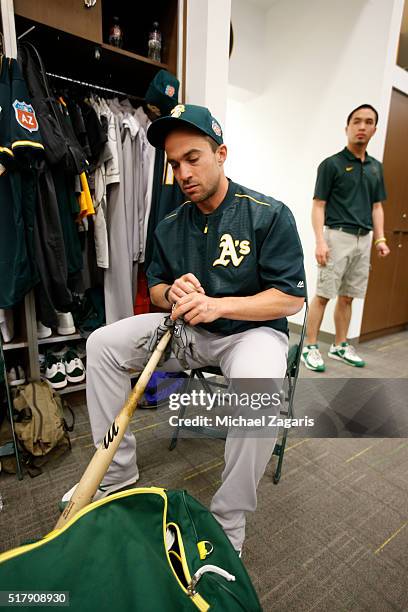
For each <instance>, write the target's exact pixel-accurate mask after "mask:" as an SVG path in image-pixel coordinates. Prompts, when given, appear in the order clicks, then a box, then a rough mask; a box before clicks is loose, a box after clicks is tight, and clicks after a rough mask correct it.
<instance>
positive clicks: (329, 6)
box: [226, 0, 403, 337]
mask: <svg viewBox="0 0 408 612" xmlns="http://www.w3.org/2000/svg"><path fill="white" fill-rule="evenodd" d="M402 2H403V0H346V1H339V0H308V1H307V2H305V0H290V2H288V1H285V0H279V1H278V2H276V3H274V4H272V6H271V7H270V8H269V10H267V9H264V8H263V6H262V5H261V6H259V5H258V6H254V5H253V4H252V3H249V2H248V0H232V5H231V12H232V16H231V18H232V23H233V27H234V32H235V48H234V51H233V55H232V57H231V61H230V72H229V82H230V86H229V89H228V101H227V124H226V142H227V144H229V145H230V148H229V161H228V165H227V171H228V175H229V176H230V177H231V178H233V179H234V180H236V181H238V182H241V183H243V184H244V185H247V186H248V187H251V188H253V189H257V190H259V191H261V192H264V193H267V194H269V195H273V196H274V197H276V198H277V199H281V200H283V201H284V202H285V203H287V204H288V205H289V206H290V208H291V209H292V211H293V213H294V215H295V217H296V221H297V225H298V228H299V232H300V235H301V239H302V243H303V247H304V251H305V261H306V272H307V278H308V284H309V293H310V295H313V293H314V287H315V282H316V266H315V260H314V237H313V233H312V228H311V222H310V210H311V201H312V196H313V187H314V182H315V177H316V169H317V166H318V164H319V163H320V161H322V160H323V159H324V158H325V157H327V156H329V155H331V154H333V153H335V152H336V151H338V150H340V149H342V148H343V147H344V146H345V134H344V127H345V122H346V117H347V115H348V113H349V111H350V110H351V109H352V108H354V107H355V106H358V105H359V104H361V103H363V102H368V103H371V104H373V105H374V106H375V107H377V108H378V110H379V114H380V126H379V130H378V132H377V135H376V136H375V137H374V138H373V140H372V142H371V143H370V146H369V152H370V153H371V154H372V155H374V156H375V157H377V158H379V159H382V152H383V147H384V142H385V127H386V118H387V113H388V106H389V99H390V94H391V86H392V77H391V76H390V75H391V73H392V74H393V73H394V64H395V56H396V46H397V42H398V32H397V29H399V23H400V19H401V14H402ZM333 306H334V304H331V303H330V304H329V307H328V309H327V313H326V316H325V319H324V321H323V325H322V330H323V331H326V332H330V333H333V331H334V325H333V318H332V313H333ZM362 307H363V301H362V300H356V301H355V305H354V308H353V318H352V322H351V326H350V330H349V336H350V337H356V336H358V335H359V330H360V326H361V318H362ZM295 320H296V319H295ZM297 320H298V321H300V319H297Z"/></svg>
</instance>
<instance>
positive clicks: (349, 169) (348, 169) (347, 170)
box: [346, 166, 354, 172]
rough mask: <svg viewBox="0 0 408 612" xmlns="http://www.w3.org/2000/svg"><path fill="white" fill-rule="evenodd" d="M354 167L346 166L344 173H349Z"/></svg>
mask: <svg viewBox="0 0 408 612" xmlns="http://www.w3.org/2000/svg"><path fill="white" fill-rule="evenodd" d="M353 168H354V166H347V168H346V172H351V171H352V170H353Z"/></svg>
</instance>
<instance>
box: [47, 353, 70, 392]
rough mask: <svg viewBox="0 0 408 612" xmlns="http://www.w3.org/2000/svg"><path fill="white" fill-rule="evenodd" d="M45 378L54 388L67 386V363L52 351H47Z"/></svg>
mask: <svg viewBox="0 0 408 612" xmlns="http://www.w3.org/2000/svg"><path fill="white" fill-rule="evenodd" d="M45 359H46V368H45V378H46V379H47V380H48V382H49V383H50V385H51V387H52V388H53V389H63V388H64V387H66V386H67V373H66V371H65V364H64V362H63V361H61V360H59V359H58V358H57V357H55V355H53V354H52V353H47V355H46V357H45Z"/></svg>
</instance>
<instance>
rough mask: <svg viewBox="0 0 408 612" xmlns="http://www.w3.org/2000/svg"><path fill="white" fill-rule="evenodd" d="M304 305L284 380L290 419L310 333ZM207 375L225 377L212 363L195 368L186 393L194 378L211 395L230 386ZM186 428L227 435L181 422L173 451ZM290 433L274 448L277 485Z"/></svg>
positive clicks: (285, 430) (284, 413)
mask: <svg viewBox="0 0 408 612" xmlns="http://www.w3.org/2000/svg"><path fill="white" fill-rule="evenodd" d="M304 308H305V314H304V318H303V324H302V330H301V333H300V338H299V342H297V343H296V344H292V345H291V346H290V347H289V351H288V359H287V367H286V373H285V379H284V384H283V389H282V391H281V397H282V404H281V410H280V415H281V416H282V417H285V418H289V419H291V418H293V415H294V410H293V404H294V398H295V391H296V383H297V379H298V375H299V368H300V357H301V355H302V348H303V341H304V338H305V333H306V321H307V311H308V305H307V301H305V306H304ZM205 374H212V375H213V376H221V377H222V376H223V374H222V371H221V370H220V368H217V367H212V366H204V367H202V368H198V369H195V370H191V373H190V375H189V377H188V378H187V380H186V385H185V387H184V389H183V391H182V392H183V393H188V391H189V389H190V387H191V384H192V382H193V380H194V379H198V380H199V381H200V383H201V385H202V387H203V389H204V391H205V392H206V393H210V394H211V393H213V391H212V389H211V387H215V386H216V387H217V389H219V388H224V389H226V388H228V385H226V384H219V383H218V382H217V383H215V382H213V381H212V380H211V379H208V378H206V377H205ZM186 409H187V408H186V406H181V407H180V410H179V422H180V421H181V423H183V418H184V415H185V412H186ZM182 429H186V430H188V431H189V432H194V433H195V434H198V435H201V436H206V437H215V438H219V437H225V436H223V435H220V431H219V430H215V429H214V428H210V427H204V426H195V427H191V426H190V427H188V426H186V425H183V424H181V425H177V426H176V427H175V428H174V432H173V437H172V439H171V442H170V445H169V450H173V449H174V448H175V447H176V445H177V442H178V437H179V433H180V431H181V430H182ZM288 433H289V429H288V428H283V432H282V433H281V437H280V438H279V437H278V441H277V442H276V444H275V448H274V450H273V454H274V455H276V456H277V457H278V461H277V465H276V468H275V471H274V474H273V482H274V483H275V484H278V482H279V480H280V477H281V472H282V464H283V456H284V454H285V447H286V440H287V437H288Z"/></svg>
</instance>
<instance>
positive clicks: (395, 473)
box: [0, 333, 408, 612]
mask: <svg viewBox="0 0 408 612" xmlns="http://www.w3.org/2000/svg"><path fill="white" fill-rule="evenodd" d="M326 348H327V347H326ZM359 352H361V354H362V355H364V356H365V357H366V358H367V364H368V365H367V367H366V368H365V369H364V370H357V369H355V368H351V367H348V366H345V365H344V364H341V363H337V362H334V361H331V360H328V361H330V363H329V364H328V371H327V373H326V374H325V375H323V376H328V377H330V376H333V377H339V378H340V377H342V378H344V377H346V376H347V377H361V376H363V374H364V376H367V377H371V378H373V377H376V376H377V377H396V376H400V377H405V378H407V377H408V333H405V334H397V335H394V336H389V337H388V338H383V339H380V340H375V341H372V342H369V343H365V344H362V345H361V346H360V347H359ZM301 376H302V377H304V378H307V379H309V378H310V377H314V376H317V377H318V378H321V377H322V375H316V374H315V373H312V372H309V371H306V370H305V369H304V368H303V367H302V371H301ZM300 395H301V394H299V397H297V399H296V401H297V403H298V404H301V402H302V397H300ZM69 400H70V403H71V406H72V407H73V409H74V411H75V413H76V426H75V431H74V433H73V434H72V442H73V449H72V452H71V453H68V454H66V455H64V456H63V457H61V458H60V459H58V460H57V461H55V462H53V463H52V464H48V465H46V466H44V472H43V474H41V475H40V476H38V477H36V478H33V479H32V478H30V477H29V476H28V475H26V476H25V477H24V480H23V481H21V482H19V481H17V479H16V477H15V476H11V475H6V474H1V475H0V493H1V495H2V499H3V509H2V511H0V550H1V551H4V550H7V549H9V548H12V547H15V546H17V545H19V544H20V543H21V542H22V541H24V540H27V539H29V538H33V537H39V536H42V535H44V534H46V533H47V532H48V531H50V530H51V529H52V528H53V526H54V524H55V522H56V520H57V518H58V515H59V513H58V508H57V503H58V501H59V499H60V497H61V496H62V494H63V493H64V492H65V491H66V490H67V489H68V488H70V487H71V486H72V484H74V483H75V482H77V481H78V479H79V477H80V475H81V474H82V472H83V470H84V468H85V467H86V465H87V463H88V461H89V459H90V458H91V456H92V454H93V450H94V449H93V445H92V439H91V435H90V429H89V422H88V417H87V411H86V407H85V404H84V397H83V395H82V394H80V393H78V394H75V395H71V396H69ZM329 409H330V407H328V410H329ZM167 418H168V409H167V408H163V409H159V410H157V411H152V410H139V411H138V412H137V414H136V415H135V417H134V418H133V420H132V429H133V431H134V432H135V434H136V437H137V441H138V464H139V469H140V473H141V478H140V481H139V483H138V484H140V485H143V486H146V485H160V486H164V487H169V488H185V489H187V490H188V491H189V492H190V493H191V494H192V495H194V496H196V497H197V498H198V499H199V500H200V501H201V502H203V503H204V504H207V505H208V504H209V503H210V500H211V497H212V495H213V494H214V492H215V490H216V489H217V487H218V485H219V482H220V475H221V471H222V467H223V446H224V443H223V442H222V441H220V440H209V439H200V440H197V439H182V440H180V441H179V443H178V445H177V447H176V449H175V450H174V451H172V452H171V453H170V452H169V451H168V441H167V440H165V439H164V438H163V437H162V435H161V428H162V424H163V422H165V421H166V420H167ZM243 561H244V563H245V565H246V567H247V569H248V571H249V573H250V575H251V577H252V579H253V582H254V585H255V587H256V589H257V592H258V594H259V597H260V600H261V603H262V606H263V608H264V610H265V611H271V612H274V611H278V610H279V611H281V610H284V611H285V612H286V611H287V612H289V611H293V612H301V611H311V610H314V611H318V612H323V611H326V610H327V611H329V612H345V611H360V610H361V611H363V610H367V611H369V612H387V611H388V610H389V611H394V610H398V611H403V610H408V580H407V576H408V439H406V438H393V439H387V438H362V439H358V438H353V437H348V438H343V439H334V438H325V439H321V438H317V439H316V438H315V439H313V438H299V437H296V436H290V437H289V440H288V446H287V449H286V453H285V460H284V467H283V474H282V479H281V481H280V483H279V484H278V485H274V484H273V482H272V464H271V465H270V466H269V467H268V469H267V472H266V474H265V476H264V478H263V479H262V481H261V484H260V487H259V496H258V509H257V511H256V513H255V514H254V515H251V516H249V517H248V522H247V539H246V542H245V546H244V552H243Z"/></svg>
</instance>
